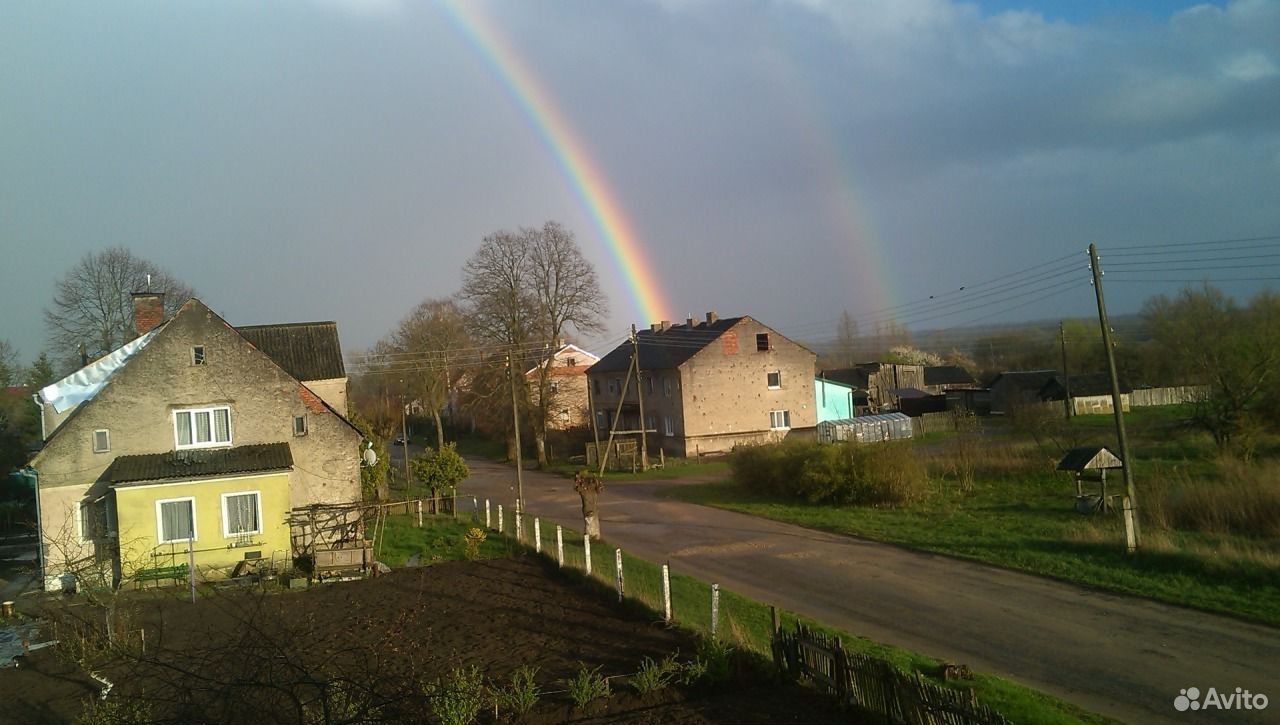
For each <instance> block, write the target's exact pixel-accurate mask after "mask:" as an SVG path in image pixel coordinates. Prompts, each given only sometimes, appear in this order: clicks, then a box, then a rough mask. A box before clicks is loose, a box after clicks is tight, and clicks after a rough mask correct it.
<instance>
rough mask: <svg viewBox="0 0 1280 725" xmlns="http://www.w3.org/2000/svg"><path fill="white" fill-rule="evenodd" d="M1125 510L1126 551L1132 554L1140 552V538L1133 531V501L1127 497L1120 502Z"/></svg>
mask: <svg viewBox="0 0 1280 725" xmlns="http://www.w3.org/2000/svg"><path fill="white" fill-rule="evenodd" d="M1120 506H1121V508H1123V509H1124V542H1125V549H1126V550H1127V551H1128V552H1129V553H1130V554H1132V553H1133V552H1135V551H1137V550H1138V537H1137V535H1136V534H1135V533H1134V531H1133V501H1131V500H1130V499H1129V497H1128V496H1125V497H1124V498H1123V499H1122V500H1121V502H1120Z"/></svg>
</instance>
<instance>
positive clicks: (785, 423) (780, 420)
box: [769, 410, 791, 430]
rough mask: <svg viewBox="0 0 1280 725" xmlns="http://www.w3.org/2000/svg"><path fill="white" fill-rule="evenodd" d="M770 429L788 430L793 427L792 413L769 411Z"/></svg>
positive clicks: (787, 411)
mask: <svg viewBox="0 0 1280 725" xmlns="http://www.w3.org/2000/svg"><path fill="white" fill-rule="evenodd" d="M769 427H770V428H772V429H773V430H786V429H787V428H790V427H791V411H789V410H771V411H769Z"/></svg>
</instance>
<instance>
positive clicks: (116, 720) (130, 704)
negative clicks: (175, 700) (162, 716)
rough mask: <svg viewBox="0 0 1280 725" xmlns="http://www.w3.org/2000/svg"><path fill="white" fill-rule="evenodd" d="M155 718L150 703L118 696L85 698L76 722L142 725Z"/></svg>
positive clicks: (93, 724) (90, 724)
mask: <svg viewBox="0 0 1280 725" xmlns="http://www.w3.org/2000/svg"><path fill="white" fill-rule="evenodd" d="M153 720H154V717H153V716H152V710H151V705H150V704H149V703H146V702H143V701H141V700H130V699H127V698H122V697H119V696H116V697H107V698H105V699H98V698H96V697H91V698H88V699H86V700H84V702H83V704H82V706H81V709H80V717H79V718H78V719H77V720H76V722H77V723H80V725H141V723H148V722H152V721H153Z"/></svg>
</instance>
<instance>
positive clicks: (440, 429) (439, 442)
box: [431, 408, 444, 451]
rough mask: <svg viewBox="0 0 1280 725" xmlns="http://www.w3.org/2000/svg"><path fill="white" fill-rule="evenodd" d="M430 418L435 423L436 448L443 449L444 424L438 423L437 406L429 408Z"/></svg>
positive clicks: (438, 411) (438, 410)
mask: <svg viewBox="0 0 1280 725" xmlns="http://www.w3.org/2000/svg"><path fill="white" fill-rule="evenodd" d="M431 420H433V421H435V424H436V450H437V451H443V450H444V426H443V425H441V423H440V409H439V408H432V409H431Z"/></svg>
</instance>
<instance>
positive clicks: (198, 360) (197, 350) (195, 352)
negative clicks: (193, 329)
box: [191, 345, 204, 365]
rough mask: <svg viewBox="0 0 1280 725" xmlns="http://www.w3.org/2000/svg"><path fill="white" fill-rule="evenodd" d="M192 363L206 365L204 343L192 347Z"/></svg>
mask: <svg viewBox="0 0 1280 725" xmlns="http://www.w3.org/2000/svg"><path fill="white" fill-rule="evenodd" d="M191 364H192V365H204V345H196V346H195V347H193V348H191Z"/></svg>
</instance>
